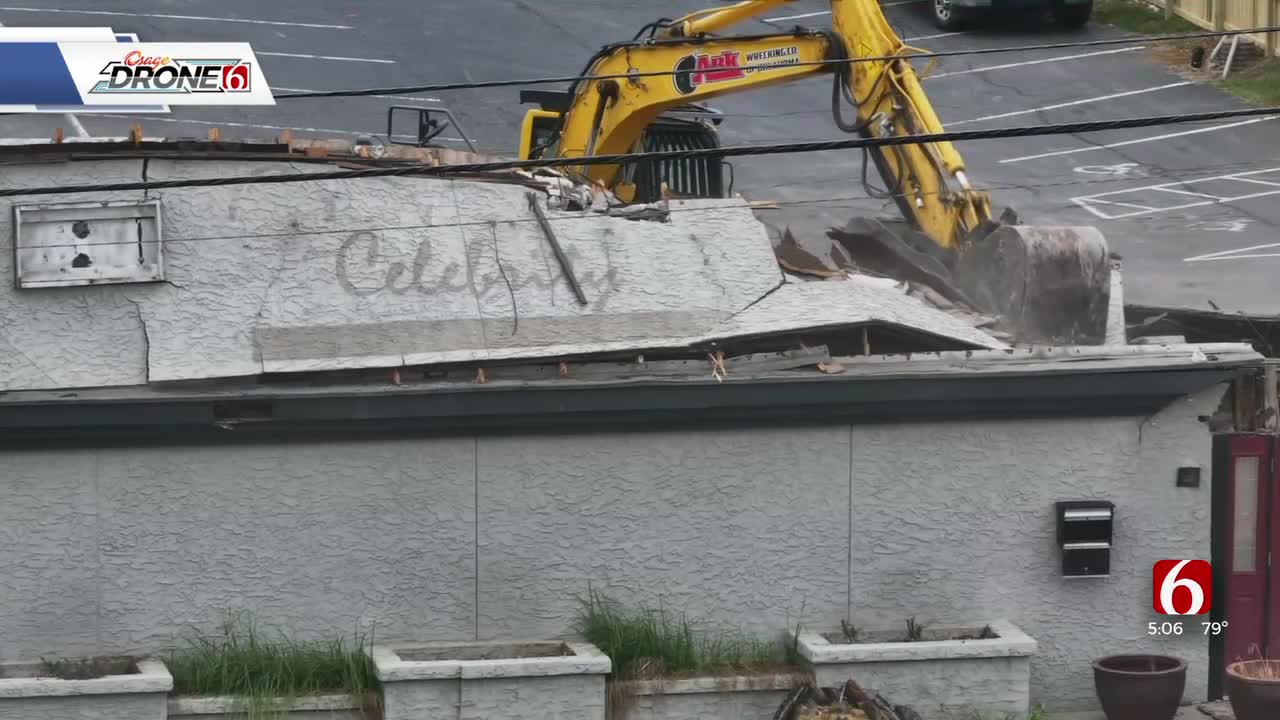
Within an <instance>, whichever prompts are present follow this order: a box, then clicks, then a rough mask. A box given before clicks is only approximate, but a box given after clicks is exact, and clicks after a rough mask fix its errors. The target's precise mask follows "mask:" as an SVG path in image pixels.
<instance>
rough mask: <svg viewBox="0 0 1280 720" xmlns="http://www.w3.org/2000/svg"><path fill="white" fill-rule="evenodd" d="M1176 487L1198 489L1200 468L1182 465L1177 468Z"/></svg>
mask: <svg viewBox="0 0 1280 720" xmlns="http://www.w3.org/2000/svg"><path fill="white" fill-rule="evenodd" d="M1178 487H1180V488H1198V487H1200V467H1199V466H1198V465H1184V466H1182V467H1180V468H1178Z"/></svg>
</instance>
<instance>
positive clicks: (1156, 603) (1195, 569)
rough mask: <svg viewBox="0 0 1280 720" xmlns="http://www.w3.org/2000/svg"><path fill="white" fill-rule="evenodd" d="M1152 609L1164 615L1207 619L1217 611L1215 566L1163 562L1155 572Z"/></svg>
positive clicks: (1152, 581) (1198, 563)
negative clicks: (1199, 616) (1206, 616)
mask: <svg viewBox="0 0 1280 720" xmlns="http://www.w3.org/2000/svg"><path fill="white" fill-rule="evenodd" d="M1151 606H1152V607H1153V608H1155V611H1156V612H1157V613H1160V614H1161V615H1203V614H1205V613H1207V612H1209V610H1210V609H1211V608H1212V607H1213V566H1212V565H1210V564H1209V563H1208V562H1207V561H1205V560H1160V561H1159V562H1157V563H1156V564H1155V566H1154V567H1153V568H1152V579H1151Z"/></svg>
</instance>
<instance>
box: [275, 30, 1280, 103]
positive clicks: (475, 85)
mask: <svg viewBox="0 0 1280 720" xmlns="http://www.w3.org/2000/svg"><path fill="white" fill-rule="evenodd" d="M1272 32H1280V25H1273V26H1266V27H1255V28H1247V29H1245V30H1214V31H1205V32H1195V33H1183V34H1179V35H1152V36H1148V37H1141V36H1140V37H1125V38H1110V39H1106V40H1080V41H1076V42H1065V43H1042V44H1039V45H1013V46H1010V47H993V48H974V49H970V50H938V51H933V52H918V53H902V54H898V55H875V56H870V57H859V58H837V59H833V60H806V61H803V62H794V63H788V64H787V65H778V66H777V67H779V68H782V67H788V68H791V67H823V66H828V65H844V64H848V63H865V62H888V61H891V60H927V59H930V58H945V57H958V56H962V55H995V54H1001V53H1015V52H1030V51H1033V50H1062V49H1066V48H1080V47H1104V46H1108V45H1137V44H1141V43H1157V42H1175V41H1178V40H1197V39H1203V38H1222V37H1231V36H1234V35H1252V34H1262V33H1272ZM725 39H732V38H725ZM626 45H627V44H624V45H619V46H618V47H624V46H626ZM644 45H645V43H636V44H635V46H638V47H640V46H644ZM764 67H768V65H765V66H764ZM687 72H689V71H687V70H684V71H681V70H675V69H672V70H646V71H643V72H631V73H617V74H612V75H565V76H560V77H541V78H523V79H516V80H484V81H480V82H470V81H469V82H458V83H436V84H433V85H404V86H398V87H382V88H357V89H352V90H314V91H308V92H291V93H284V94H281V95H275V99H276V100H297V99H301V98H330V97H362V96H367V95H414V94H418V93H429V92H432V93H433V92H447V91H450V90H482V89H486V88H501V87H516V86H521V85H553V84H564V83H580V82H590V81H595V80H628V79H632V78H647V77H671V76H674V75H677V74H680V73H687Z"/></svg>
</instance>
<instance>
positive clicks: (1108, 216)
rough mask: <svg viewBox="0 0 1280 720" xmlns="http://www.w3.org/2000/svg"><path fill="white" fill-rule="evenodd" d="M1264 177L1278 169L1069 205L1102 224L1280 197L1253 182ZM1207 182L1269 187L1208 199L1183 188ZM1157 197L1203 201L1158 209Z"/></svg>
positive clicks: (1275, 189) (1274, 187)
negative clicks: (1111, 209) (1109, 209)
mask: <svg viewBox="0 0 1280 720" xmlns="http://www.w3.org/2000/svg"><path fill="white" fill-rule="evenodd" d="M1268 173H1280V167H1274V168H1267V169H1265V170H1250V171H1248V172H1241V173H1232V174H1230V175H1216V176H1213V177H1204V178H1197V179H1195V180H1182V181H1179V182H1169V183H1159V184H1156V185H1146V186H1143V187H1136V188H1129V189H1127V190H1112V191H1111V192H1104V193H1097V194H1095V195H1084V196H1081V197H1074V198H1071V202H1073V203H1075V204H1076V205H1079V206H1080V207H1082V208H1084V209H1085V210H1087V211H1089V212H1090V213H1092V214H1093V215H1094V216H1095V217H1098V218H1101V219H1103V220H1122V219H1124V218H1131V217H1137V216H1139V215H1146V214H1148V213H1167V212H1174V211H1176V210H1188V209H1190V208H1197V207H1205V206H1208V205H1219V204H1222V203H1229V202H1237V201H1240V200H1250V199H1253V198H1260V197H1269V196H1271V195H1280V183H1268V182H1260V181H1258V180H1256V179H1255V178H1254V176H1256V175H1266V174H1268ZM1210 181H1221V182H1226V183H1231V182H1239V183H1244V184H1245V185H1253V186H1255V187H1256V186H1257V185H1259V184H1262V185H1267V186H1270V187H1271V189H1269V190H1265V191H1262V192H1244V193H1240V194H1238V195H1235V194H1228V195H1209V194H1207V193H1200V192H1195V191H1193V190H1187V189H1185V188H1187V187H1195V186H1196V185H1197V184H1199V183H1206V182H1210ZM1161 193H1164V194H1165V196H1166V197H1167V195H1169V194H1176V195H1185V196H1191V197H1202V198H1206V199H1204V200H1199V201H1196V202H1189V203H1182V204H1180V205H1161V204H1160V201H1159V198H1160V197H1161V195H1160V194H1161ZM1104 198H1105V199H1104ZM1153 200H1154V201H1155V202H1154V204H1152V205H1145V204H1143V203H1151V202H1152V201H1153ZM1099 205H1105V206H1118V207H1130V208H1135V210H1134V211H1132V212H1126V213H1115V214H1112V213H1108V212H1106V211H1105V209H1104V208H1099V207H1096V206H1099Z"/></svg>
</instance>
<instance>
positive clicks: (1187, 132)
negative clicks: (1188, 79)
mask: <svg viewBox="0 0 1280 720" xmlns="http://www.w3.org/2000/svg"><path fill="white" fill-rule="evenodd" d="M1275 119H1276V116H1275V115H1271V116H1268V117H1260V118H1253V119H1251V120H1241V121H1240V122H1234V123H1228V124H1226V125H1214V126H1213V127H1207V128H1198V129H1196V130H1184V131H1182V132H1176V133H1167V134H1164V135H1156V136H1154V137H1146V138H1137V139H1136V140H1125V141H1123V142H1114V143H1107V144H1106V145H1090V146H1089V147H1082V148H1075V149H1073V150H1055V151H1053V152H1047V153H1040V154H1038V155H1024V156H1022V157H1016V158H1008V159H1006V160H1001V161H1000V163H1001V164H1002V165H1003V164H1006V163H1016V162H1022V161H1024V160H1039V159H1041V158H1047V157H1057V156H1059V155H1075V154H1076V153H1084V152H1093V151H1094V150H1109V149H1111V148H1118V147H1124V146H1126V145H1139V144H1141V143H1149V142H1156V141H1157V140H1168V139H1169V138H1176V137H1184V136H1187V135H1199V134H1200V133H1207V132H1217V131H1219V130H1229V129H1231V128H1235V127H1241V126H1242V125H1252V124H1254V123H1260V122H1266V121H1268V120H1275Z"/></svg>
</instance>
